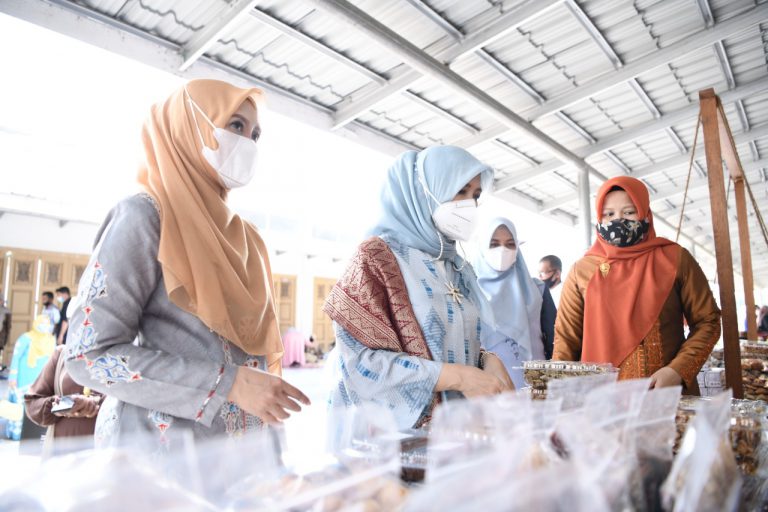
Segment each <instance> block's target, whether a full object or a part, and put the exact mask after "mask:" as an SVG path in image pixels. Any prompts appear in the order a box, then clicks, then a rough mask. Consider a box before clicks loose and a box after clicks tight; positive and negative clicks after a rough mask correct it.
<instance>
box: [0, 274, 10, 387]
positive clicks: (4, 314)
mask: <svg viewBox="0 0 768 512" xmlns="http://www.w3.org/2000/svg"><path fill="white" fill-rule="evenodd" d="M4 297H5V296H4V295H3V289H2V288H0V372H3V371H4V370H5V369H6V367H5V365H4V364H3V361H4V360H5V350H6V347H7V346H8V338H9V336H10V334H11V311H10V310H9V309H8V308H7V307H6V306H5V299H4ZM3 377H5V375H3Z"/></svg>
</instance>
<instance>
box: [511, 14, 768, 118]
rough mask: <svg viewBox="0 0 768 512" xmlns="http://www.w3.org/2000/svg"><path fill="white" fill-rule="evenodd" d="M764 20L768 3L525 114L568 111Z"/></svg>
mask: <svg viewBox="0 0 768 512" xmlns="http://www.w3.org/2000/svg"><path fill="white" fill-rule="evenodd" d="M765 20H768V3H763V4H760V5H758V6H755V7H753V8H752V9H750V10H748V11H745V12H743V13H741V14H739V15H737V16H734V17H733V18H730V19H728V20H726V21H723V22H720V23H718V24H717V25H715V26H713V27H711V28H707V29H704V30H701V31H699V32H696V33H694V34H692V35H690V36H689V37H686V38H684V39H682V40H681V41H679V42H677V43H673V44H671V45H669V46H665V47H664V48H661V49H659V50H656V51H654V52H651V53H649V54H647V55H646V56H644V57H640V58H638V59H635V60H633V61H632V62H630V63H628V64H625V65H624V67H622V68H621V69H618V70H616V71H612V72H610V73H605V74H604V75H601V76H597V77H595V78H594V79H592V80H591V81H589V82H587V83H585V84H584V85H582V86H579V87H577V88H576V89H574V90H573V91H572V92H570V93H567V94H564V95H562V96H559V97H557V98H553V99H550V100H549V101H547V102H545V103H544V104H542V105H540V106H536V107H533V108H532V109H531V110H530V111H526V112H525V115H526V118H527V119H528V120H533V119H539V118H541V117H543V116H546V115H548V114H552V113H554V112H557V111H558V110H562V109H564V108H567V107H569V106H571V105H573V104H575V103H578V102H580V101H582V100H585V99H587V98H590V97H592V96H594V95H596V94H599V93H601V92H603V91H605V90H608V89H610V88H612V87H615V86H617V85H619V84H623V83H625V82H627V81H628V80H630V79H632V78H636V77H638V76H639V75H641V74H643V73H646V72H648V71H650V70H652V69H655V68H657V67H659V66H663V65H666V64H667V63H669V62H672V61H673V60H675V59H678V58H680V57H683V56H684V55H687V54H689V53H692V52H694V51H696V50H699V49H701V48H704V47H707V46H711V45H713V44H715V43H716V42H718V41H721V40H722V39H725V38H726V37H729V36H731V35H733V34H738V33H740V32H744V31H745V30H747V29H749V28H751V27H753V26H754V25H757V24H759V23H762V22H763V21H765Z"/></svg>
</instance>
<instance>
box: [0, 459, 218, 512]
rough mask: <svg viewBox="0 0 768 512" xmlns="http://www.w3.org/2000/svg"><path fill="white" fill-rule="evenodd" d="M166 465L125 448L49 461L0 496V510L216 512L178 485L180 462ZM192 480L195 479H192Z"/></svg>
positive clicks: (36, 511) (185, 487)
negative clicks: (175, 464)
mask: <svg viewBox="0 0 768 512" xmlns="http://www.w3.org/2000/svg"><path fill="white" fill-rule="evenodd" d="M164 462H165V461H164V460H158V459H157V458H151V457H148V456H147V455H146V454H144V453H141V452H139V451H130V450H127V449H124V448H116V449H104V450H89V451H80V452H77V453H73V454H69V455H64V456H60V457H53V458H51V459H48V460H47V461H45V462H44V463H43V464H41V465H40V466H39V468H38V469H37V471H35V472H34V473H33V474H31V475H30V476H29V479H28V480H27V481H26V482H23V483H22V484H21V485H18V486H16V487H15V488H13V489H9V490H7V491H5V492H3V493H1V494H0V510H3V511H8V512H81V511H82V512H86V511H94V510H128V509H130V510H168V511H178V512H183V511H200V512H209V511H211V512H212V511H215V510H217V509H216V507H215V506H214V505H213V504H211V503H209V502H207V501H205V500H204V499H202V498H201V497H200V496H199V494H198V493H196V492H194V491H193V490H191V489H190V488H189V487H187V486H185V485H182V482H183V480H182V478H183V476H184V475H181V474H178V473H176V474H174V473H175V471H177V470H179V469H181V468H182V467H183V464H178V465H177V466H176V468H175V469H172V470H170V471H169V466H168V465H166V464H165V463H164ZM178 462H179V463H181V461H178ZM188 467H189V466H188ZM188 476H189V475H188ZM191 479H192V480H194V476H192V477H191ZM187 483H188V482H187Z"/></svg>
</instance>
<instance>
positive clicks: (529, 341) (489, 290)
mask: <svg viewBox="0 0 768 512" xmlns="http://www.w3.org/2000/svg"><path fill="white" fill-rule="evenodd" d="M499 226H506V227H507V229H509V231H510V233H512V238H514V240H515V243H516V244H517V259H516V260H515V263H514V264H513V265H512V267H510V268H509V269H507V270H505V271H504V272H499V271H497V270H494V269H493V268H491V266H490V265H489V264H488V262H487V261H486V260H485V253H486V251H487V250H488V247H489V245H490V242H491V238H493V233H494V232H495V231H496V228H498V227H499ZM478 249H479V251H478V256H477V261H476V262H475V272H477V276H478V280H477V281H478V283H479V284H480V288H482V289H483V292H485V296H486V297H487V298H488V300H490V302H491V307H492V308H493V314H494V317H495V318H496V328H497V329H498V330H499V331H501V333H503V334H504V335H505V336H507V337H509V338H511V339H513V340H515V341H516V342H517V344H518V345H519V346H520V347H522V348H524V349H525V350H526V351H527V353H528V355H529V356H530V357H533V358H535V359H544V347H543V344H542V342H541V305H542V303H543V299H542V291H541V290H539V287H538V286H537V285H536V282H535V281H534V280H533V278H532V277H531V275H530V273H529V272H528V266H527V265H526V264H525V259H524V258H523V253H522V251H521V250H520V240H519V239H518V238H517V229H515V225H514V224H513V223H512V222H511V221H510V220H509V219H505V218H504V217H496V218H495V219H493V220H491V221H490V222H489V223H488V224H487V225H486V226H485V228H484V229H483V230H482V231H480V236H479V237H478Z"/></svg>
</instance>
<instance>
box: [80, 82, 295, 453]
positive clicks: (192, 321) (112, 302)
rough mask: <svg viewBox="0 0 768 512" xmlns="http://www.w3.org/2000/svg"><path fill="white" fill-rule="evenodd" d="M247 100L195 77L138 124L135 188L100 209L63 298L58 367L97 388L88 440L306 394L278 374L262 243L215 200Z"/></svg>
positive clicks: (238, 140) (165, 435) (230, 182)
mask: <svg viewBox="0 0 768 512" xmlns="http://www.w3.org/2000/svg"><path fill="white" fill-rule="evenodd" d="M260 98H261V92H260V91H259V90H258V89H240V88H238V87H234V86H232V85H230V84H228V83H225V82H219V81H215V80H194V81H191V82H189V83H188V84H186V86H184V87H182V88H180V89H179V90H177V91H176V92H175V93H173V94H172V95H171V96H170V97H169V98H168V99H167V100H166V101H165V102H163V103H161V104H158V105H155V106H154V107H153V108H152V110H151V113H150V115H149V118H148V119H147V121H146V122H145V123H144V127H143V130H142V140H143V145H144V153H145V155H144V156H145V158H144V163H143V165H142V166H141V168H140V171H139V176H138V181H139V184H140V185H141V187H142V189H143V191H142V192H141V193H139V194H137V195H134V196H132V197H129V198H127V199H125V200H123V201H121V202H120V203H118V205H117V206H116V207H115V208H114V209H113V210H112V211H111V212H110V213H109V215H108V216H107V219H106V220H105V221H104V224H103V225H102V227H101V229H100V231H99V233H98V235H97V237H96V242H95V246H94V251H93V255H92V256H91V260H90V262H89V264H88V268H87V270H86V272H85V273H84V275H83V277H82V279H81V281H80V287H79V293H78V296H77V297H76V298H75V300H73V303H72V306H71V307H70V310H71V311H72V312H73V313H72V314H71V316H70V332H69V335H68V338H67V363H66V365H67V371H68V372H69V374H70V375H71V376H72V378H73V379H74V380H75V381H77V382H78V383H80V384H82V385H84V386H87V387H89V388H91V389H94V390H96V391H99V392H101V393H103V394H105V395H107V396H108V398H107V399H106V400H105V401H104V403H103V404H102V406H101V409H100V411H99V416H98V419H97V423H96V438H97V441H103V442H104V443H106V442H110V441H115V440H118V439H119V438H130V437H131V436H132V435H134V434H139V433H145V434H146V433H147V432H149V433H151V434H152V435H155V436H157V437H158V438H159V439H160V440H161V441H162V442H164V443H167V442H169V441H170V440H171V439H172V438H173V437H175V436H176V435H177V433H181V432H183V431H190V430H191V431H192V432H193V433H194V435H195V436H196V437H208V436H214V435H218V434H223V433H228V434H239V433H243V432H246V431H248V430H252V429H257V428H260V426H261V424H262V422H270V423H271V422H278V421H281V420H283V419H285V418H286V417H288V411H298V410H300V406H299V404H298V402H303V403H305V404H307V403H309V401H308V399H307V398H306V396H304V394H303V393H301V391H299V390H298V389H296V388H294V387H293V386H291V385H289V384H288V383H286V382H285V381H283V380H282V379H281V378H280V377H279V374H280V361H281V356H282V350H283V349H282V342H281V341H280V332H279V330H278V323H277V319H276V316H275V305H274V299H273V294H272V285H271V283H272V275H271V271H270V266H269V260H268V254H267V249H266V247H265V246H264V242H263V241H262V239H261V237H260V236H259V234H258V232H257V230H256V229H255V228H254V227H253V226H252V225H250V224H249V223H248V222H246V221H244V220H243V219H241V218H240V217H239V216H238V215H236V214H234V213H233V212H231V211H230V210H229V208H228V207H227V203H226V198H227V192H228V191H229V189H231V188H233V187H238V186H243V185H245V184H247V183H248V181H249V180H250V179H251V178H252V177H253V174H254V173H255V172H256V170H257V167H256V164H257V153H258V151H257V148H258V146H257V144H256V141H257V140H258V138H259V134H260V130H261V128H260V126H259V122H258V113H257V112H258V110H257V104H258V101H259V100H260Z"/></svg>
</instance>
